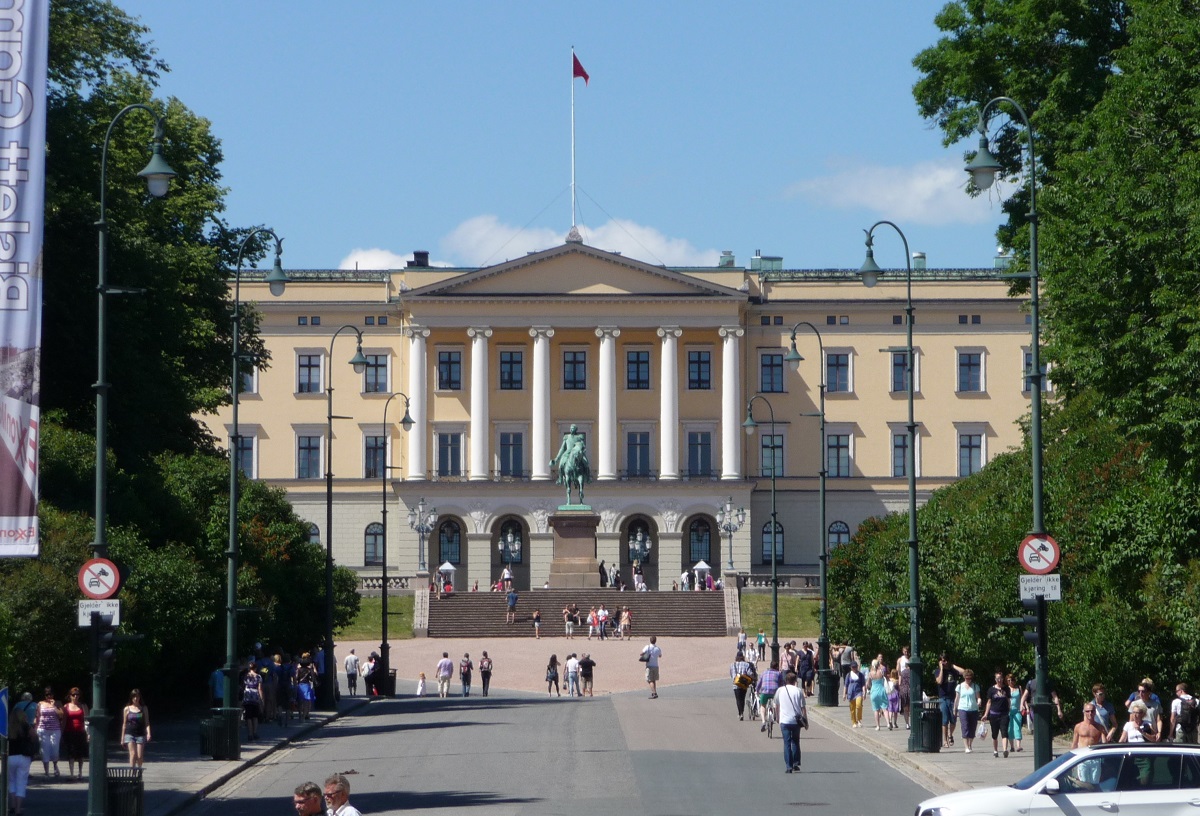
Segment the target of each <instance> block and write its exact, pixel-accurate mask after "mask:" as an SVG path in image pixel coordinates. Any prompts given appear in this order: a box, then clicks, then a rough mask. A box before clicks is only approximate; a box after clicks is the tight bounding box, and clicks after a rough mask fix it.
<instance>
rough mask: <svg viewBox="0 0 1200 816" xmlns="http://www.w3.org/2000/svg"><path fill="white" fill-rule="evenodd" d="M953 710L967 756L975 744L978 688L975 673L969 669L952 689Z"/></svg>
mask: <svg viewBox="0 0 1200 816" xmlns="http://www.w3.org/2000/svg"><path fill="white" fill-rule="evenodd" d="M954 710H955V712H957V714H958V722H959V725H960V727H961V728H962V738H963V744H964V745H965V746H966V753H968V754H969V753H971V744H972V743H973V742H975V729H976V728H978V727H979V686H977V685H975V672H973V671H971V670H970V669H967V670H966V671H964V672H963V681H962V682H961V683H959V684H958V685H957V686H955V688H954Z"/></svg>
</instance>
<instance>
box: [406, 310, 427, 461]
mask: <svg viewBox="0 0 1200 816" xmlns="http://www.w3.org/2000/svg"><path fill="white" fill-rule="evenodd" d="M404 333H405V334H406V335H408V337H409V346H408V396H409V405H408V415H409V416H410V417H412V421H413V426H412V430H411V431H409V432H408V473H407V474H406V476H407V477H408V479H409V480H411V481H423V480H424V479H425V469H426V466H425V449H426V447H425V446H426V439H427V437H428V435H429V429H428V428H427V427H426V425H425V406H426V404H427V402H428V399H427V397H426V395H425V382H426V376H425V362H426V357H425V355H426V352H425V338H426V337H428V336H429V329H426V328H424V327H422V326H415V325H410V326H409V327H408V328H407V329H405V330H404Z"/></svg>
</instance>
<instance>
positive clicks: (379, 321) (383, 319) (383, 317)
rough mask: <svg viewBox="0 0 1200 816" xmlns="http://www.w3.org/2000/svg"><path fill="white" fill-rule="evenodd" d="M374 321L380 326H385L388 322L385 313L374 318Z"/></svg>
mask: <svg viewBox="0 0 1200 816" xmlns="http://www.w3.org/2000/svg"><path fill="white" fill-rule="evenodd" d="M375 322H376V323H377V324H378V325H380V326H386V325H387V324H388V322H387V315H380V316H379V317H377V318H376V319H375Z"/></svg>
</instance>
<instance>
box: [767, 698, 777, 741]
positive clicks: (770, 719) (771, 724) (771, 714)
mask: <svg viewBox="0 0 1200 816" xmlns="http://www.w3.org/2000/svg"><path fill="white" fill-rule="evenodd" d="M778 716H779V712H778V711H776V710H775V703H774V701H772V702H769V703H767V739H774V738H775V720H776V718H777V717H778Z"/></svg>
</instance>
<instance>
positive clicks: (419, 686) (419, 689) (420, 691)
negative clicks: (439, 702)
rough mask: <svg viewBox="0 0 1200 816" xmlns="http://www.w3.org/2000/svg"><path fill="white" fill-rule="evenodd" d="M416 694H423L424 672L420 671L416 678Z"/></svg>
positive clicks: (422, 695) (421, 695)
mask: <svg viewBox="0 0 1200 816" xmlns="http://www.w3.org/2000/svg"><path fill="white" fill-rule="evenodd" d="M417 696H418V697H424V696H425V672H421V676H420V677H419V678H417Z"/></svg>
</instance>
